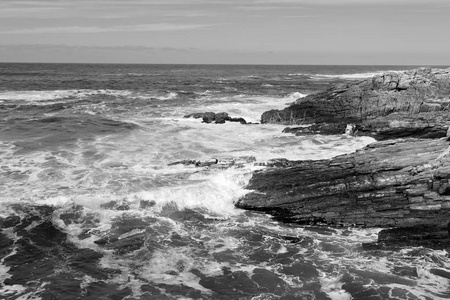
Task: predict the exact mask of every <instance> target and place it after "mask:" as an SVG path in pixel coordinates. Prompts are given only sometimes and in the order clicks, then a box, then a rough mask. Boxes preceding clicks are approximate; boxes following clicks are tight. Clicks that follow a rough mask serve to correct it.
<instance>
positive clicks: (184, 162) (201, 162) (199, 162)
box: [168, 158, 219, 167]
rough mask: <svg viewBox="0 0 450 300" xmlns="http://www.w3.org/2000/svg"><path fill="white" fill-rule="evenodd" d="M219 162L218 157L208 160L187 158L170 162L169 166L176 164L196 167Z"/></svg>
mask: <svg viewBox="0 0 450 300" xmlns="http://www.w3.org/2000/svg"><path fill="white" fill-rule="evenodd" d="M218 162H219V160H218V159H217V158H211V159H208V160H194V159H185V160H180V161H176V162H173V163H170V164H168V166H174V165H194V166H196V167H207V166H211V165H215V164H217V163H218Z"/></svg>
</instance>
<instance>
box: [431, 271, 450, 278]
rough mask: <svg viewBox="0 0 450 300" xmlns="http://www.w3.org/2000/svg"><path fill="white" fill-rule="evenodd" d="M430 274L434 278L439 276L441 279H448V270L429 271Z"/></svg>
mask: <svg viewBox="0 0 450 300" xmlns="http://www.w3.org/2000/svg"><path fill="white" fill-rule="evenodd" d="M430 273H431V274H434V275H436V276H440V277H443V278H447V279H450V272H449V271H448V270H443V269H430Z"/></svg>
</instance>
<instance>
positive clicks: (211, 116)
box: [202, 112, 216, 123]
mask: <svg viewBox="0 0 450 300" xmlns="http://www.w3.org/2000/svg"><path fill="white" fill-rule="evenodd" d="M202 120H203V123H212V122H213V121H215V120H216V114H215V113H213V112H205V113H203V116H202Z"/></svg>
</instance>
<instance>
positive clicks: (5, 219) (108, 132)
mask: <svg viewBox="0 0 450 300" xmlns="http://www.w3.org/2000/svg"><path fill="white" fill-rule="evenodd" d="M412 68H414V67H413V66H272V65H261V66H256V65H249V66H244V65H122V64H20V63H11V64H6V63H3V64H0V116H1V117H0V227H1V232H0V295H1V296H2V297H3V298H2V299H44V300H45V299H254V300H262V299H284V300H287V299H318V300H325V299H331V300H349V299H360V300H367V299H405V300H412V299H448V298H450V285H449V279H448V278H445V274H446V273H445V272H444V271H443V270H446V269H449V268H450V258H449V254H448V253H447V252H446V251H437V250H432V249H427V248H410V249H398V250H384V251H382V250H368V249H365V248H363V247H362V244H363V243H368V242H375V241H376V240H377V233H378V232H379V230H380V229H379V228H358V227H339V228H330V227H325V226H299V225H297V224H283V223H279V222H276V221H274V220H273V219H272V218H271V217H270V216H268V215H265V214H263V213H258V212H249V211H244V210H240V209H237V208H235V207H234V203H235V202H236V201H237V200H238V199H239V198H240V197H242V196H243V195H245V194H246V193H248V192H249V191H248V190H246V189H245V186H246V184H247V183H248V182H249V180H250V178H251V176H252V172H253V171H255V170H258V169H262V168H265V162H267V161H269V160H272V159H278V158H285V159H290V160H315V159H326V158H331V157H333V156H336V155H341V154H345V153H350V152H353V151H355V150H356V149H359V148H362V147H364V146H365V145H367V144H369V143H371V142H373V141H374V140H373V139H372V138H368V137H353V136H346V135H344V134H342V135H335V136H321V135H308V136H295V135H292V134H288V133H282V130H283V128H284V127H285V126H282V125H273V124H257V123H259V119H260V116H261V114H262V113H263V112H264V111H267V110H270V109H282V108H283V107H285V106H286V105H289V104H290V103H292V102H293V101H295V100H296V99H298V98H301V97H304V96H305V95H307V94H310V93H314V92H318V91H321V90H324V89H326V88H327V87H328V86H330V85H331V84H337V83H345V82H348V81H353V80H361V79H365V78H369V77H371V76H373V75H374V74H379V73H382V72H383V71H387V70H391V71H398V70H406V69H412ZM201 112H215V113H219V112H227V113H228V114H229V115H230V116H231V117H233V118H244V119H245V120H246V122H247V123H251V124H241V123H240V122H226V123H225V124H206V123H202V120H201V118H200V119H196V118H192V117H191V118H186V117H185V116H186V115H188V114H192V113H201ZM210 162H214V163H213V164H211V163H210ZM215 162H217V163H215ZM443 274H444V275H443Z"/></svg>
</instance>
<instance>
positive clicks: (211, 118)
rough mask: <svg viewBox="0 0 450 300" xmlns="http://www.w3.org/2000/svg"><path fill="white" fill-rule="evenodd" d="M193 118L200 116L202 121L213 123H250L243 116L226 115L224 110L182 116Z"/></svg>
mask: <svg viewBox="0 0 450 300" xmlns="http://www.w3.org/2000/svg"><path fill="white" fill-rule="evenodd" d="M191 117H192V118H195V119H199V118H201V119H202V120H203V123H215V124H224V123H225V122H227V121H228V122H239V123H241V124H252V123H248V122H247V121H246V120H245V119H244V118H240V117H238V118H232V117H230V116H229V115H228V113H226V112H219V113H214V112H203V113H192V114H187V115H185V116H184V118H191Z"/></svg>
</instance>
